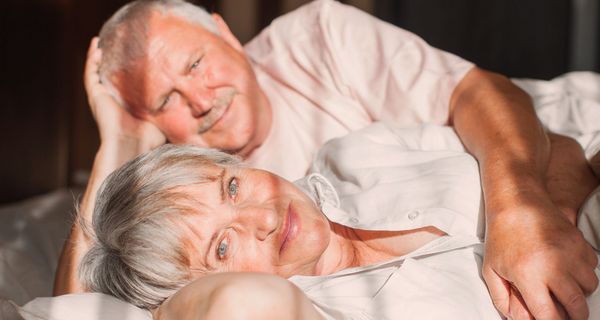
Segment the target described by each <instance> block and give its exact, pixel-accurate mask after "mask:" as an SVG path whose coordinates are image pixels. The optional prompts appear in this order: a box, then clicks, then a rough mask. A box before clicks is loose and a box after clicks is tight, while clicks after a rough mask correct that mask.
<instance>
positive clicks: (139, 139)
mask: <svg viewBox="0 0 600 320" xmlns="http://www.w3.org/2000/svg"><path fill="white" fill-rule="evenodd" d="M101 61H102V50H101V49H99V48H98V38H97V37H95V38H93V39H92V42H91V43H90V47H89V49H88V55H87V60H86V65H85V72H84V83H85V89H86V92H87V96H88V102H89V105H90V108H91V111H92V114H93V115H94V119H95V120H96V123H97V124H98V130H99V132H100V139H101V141H102V143H103V144H105V143H119V142H127V147H131V146H132V145H135V146H136V149H137V150H136V153H137V154H140V153H143V152H145V151H148V150H151V149H153V148H155V147H157V146H160V145H162V144H164V143H165V141H166V139H165V136H164V135H163V134H162V133H161V132H160V130H159V129H158V128H157V127H156V126H155V125H153V124H152V123H150V122H148V121H145V120H142V119H138V118H136V117H134V116H133V115H131V114H130V113H129V112H128V111H127V110H126V109H125V108H124V107H123V106H121V105H119V103H118V102H117V100H116V99H115V98H114V97H113V95H112V94H111V93H110V91H109V89H108V88H107V87H106V86H105V85H104V84H103V83H102V82H101V79H100V76H99V74H98V67H99V65H100V62H101Z"/></svg>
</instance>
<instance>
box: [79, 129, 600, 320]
mask: <svg viewBox="0 0 600 320" xmlns="http://www.w3.org/2000/svg"><path fill="white" fill-rule="evenodd" d="M552 145H553V151H552V161H551V163H550V167H549V170H548V189H549V191H550V192H551V193H552V194H553V195H554V201H555V203H556V204H557V205H559V206H560V207H561V208H562V209H563V212H564V213H565V219H569V220H570V221H571V222H573V223H574V222H575V217H576V212H577V211H578V210H579V208H580V205H581V203H582V202H583V200H584V199H585V198H586V197H587V196H588V194H589V193H590V191H592V190H593V188H595V187H596V185H597V184H598V182H597V179H596V178H595V177H594V175H593V173H592V172H591V170H590V169H589V167H587V165H586V162H585V158H583V154H582V152H581V149H580V147H579V146H578V145H577V144H574V143H573V142H572V141H570V140H566V139H562V138H556V139H554V141H553V144H552ZM567 157H568V161H569V166H568V167H567V166H566V165H565V161H567ZM481 199H482V198H481V186H480V183H479V175H478V168H477V162H476V161H475V160H474V159H473V158H472V157H471V156H470V155H469V154H468V153H466V152H464V150H463V147H462V145H461V143H460V141H459V140H458V138H457V137H456V135H455V134H454V133H453V132H452V130H451V129H449V128H446V127H437V126H422V127H418V128H412V129H399V128H396V127H393V126H390V125H387V124H384V123H378V124H375V125H372V126H370V127H367V128H366V129H364V130H362V131H359V132H356V133H353V134H350V135H349V136H347V137H344V138H342V139H337V140H333V141H331V142H330V143H328V144H327V145H326V146H325V147H324V148H323V149H322V151H321V152H320V154H319V156H318V157H317V159H316V161H315V163H314V165H313V167H312V169H311V173H310V174H309V175H308V176H307V177H306V178H304V179H302V180H300V181H298V182H296V184H292V183H291V182H289V181H286V180H284V179H282V178H280V177H278V176H276V175H274V174H271V173H269V172H266V171H261V170H256V169H252V168H246V167H243V166H241V165H240V164H239V163H238V160H237V159H236V158H235V157H232V156H230V155H227V154H224V153H221V152H217V151H214V150H207V149H199V148H194V147H175V146H163V147H161V148H159V149H156V150H154V151H152V152H150V153H147V154H145V155H143V156H141V157H138V158H137V159H135V160H134V161H132V162H129V163H128V164H126V165H125V166H124V167H122V168H121V169H119V170H118V171H116V172H114V173H113V174H112V175H111V176H110V177H109V178H108V179H107V181H106V182H105V183H104V185H103V188H102V189H101V193H100V194H99V196H98V199H97V202H96V206H95V211H94V216H93V222H92V225H93V234H94V236H93V239H94V244H93V246H92V247H91V249H90V250H89V251H88V253H87V254H86V256H85V257H84V258H83V261H82V264H81V270H80V275H81V279H82V281H83V283H84V284H85V286H87V287H88V289H90V290H92V291H100V292H104V293H108V294H112V295H114V296H116V297H119V298H121V299H123V300H126V301H128V302H131V303H133V304H135V305H137V306H139V307H143V308H148V309H151V310H155V317H156V318H161V319H162V318H169V319H171V318H172V319H188V318H189V319H192V318H194V319H197V318H202V319H213V318H214V319H227V318H231V319H237V318H260V319H266V318H273V319H288V318H289V319H316V318H328V319H329V318H332V319H339V318H352V319H354V318H361V319H362V318H364V319H389V318H400V317H408V318H457V319H458V318H460V319H495V318H498V319H500V318H501V316H500V314H499V313H498V311H497V310H496V309H495V307H494V305H493V303H492V301H491V299H490V297H489V294H488V292H487V289H486V286H485V284H484V282H483V280H482V278H481V275H480V270H481V263H482V256H483V255H482V248H483V246H482V239H483V237H484V221H483V214H482V208H483V203H482V200H481ZM584 209H585V208H584ZM488 236H489V235H488ZM515 236H523V235H515ZM524 239H525V238H524ZM587 261H589V263H592V264H596V262H597V258H596V256H593V255H591V256H589V257H587ZM273 275H275V276H278V277H274V276H273ZM527 276H531V275H527ZM284 279H289V280H290V281H285V280H284ZM560 281H561V285H564V286H572V287H576V286H581V287H583V288H584V291H585V292H582V294H586V295H588V294H590V293H591V291H593V288H594V287H595V283H596V281H597V280H596V276H595V275H594V273H593V272H592V273H590V274H577V275H573V277H572V278H571V279H560ZM292 283H293V284H295V286H294V285H292ZM299 288H300V289H301V290H299ZM524 294H529V293H524ZM533 294H535V293H533ZM511 299H512V300H515V301H514V303H519V301H521V300H520V297H519V296H518V295H513V296H511ZM556 299H557V300H558V301H561V302H563V301H564V299H566V298H565V297H561V296H557V297H556ZM165 300H166V302H165ZM566 305H568V304H566ZM563 312H570V310H568V309H567V310H566V311H565V310H563ZM570 316H571V317H572V318H583V317H586V316H587V314H585V315H581V314H570Z"/></svg>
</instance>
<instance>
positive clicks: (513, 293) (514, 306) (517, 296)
mask: <svg viewBox="0 0 600 320" xmlns="http://www.w3.org/2000/svg"><path fill="white" fill-rule="evenodd" d="M508 316H509V318H510V319H515V320H533V316H532V315H531V313H529V309H527V305H526V304H525V301H524V300H523V297H522V296H521V293H520V292H519V291H518V290H517V289H515V288H513V287H511V288H510V306H509V312H508Z"/></svg>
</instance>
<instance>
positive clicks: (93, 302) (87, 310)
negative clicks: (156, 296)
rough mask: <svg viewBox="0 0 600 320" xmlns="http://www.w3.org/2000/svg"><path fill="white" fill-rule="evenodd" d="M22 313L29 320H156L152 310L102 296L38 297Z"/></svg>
mask: <svg viewBox="0 0 600 320" xmlns="http://www.w3.org/2000/svg"><path fill="white" fill-rule="evenodd" d="M19 314H20V315H21V316H22V317H23V318H24V319H25V320H40V319H48V320H50V319H51V320H102V319H107V320H113V319H123V320H152V314H151V313H150V311H148V310H144V309H140V308H138V307H136V306H134V305H132V304H129V303H126V302H123V301H121V300H119V299H117V298H115V297H112V296H109V295H106V294H102V293H78V294H67V295H62V296H58V297H52V298H50V297H48V298H35V299H34V300H32V301H30V302H28V303H27V304H25V305H24V306H23V307H21V308H19Z"/></svg>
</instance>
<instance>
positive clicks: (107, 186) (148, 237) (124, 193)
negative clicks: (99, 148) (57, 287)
mask: <svg viewBox="0 0 600 320" xmlns="http://www.w3.org/2000/svg"><path fill="white" fill-rule="evenodd" d="M239 162H240V160H239V159H238V158H237V157H235V156H232V155H229V154H226V153H223V152H220V151H216V150H212V149H203V148H198V147H193V146H181V145H180V146H174V145H164V146H161V147H159V148H157V149H155V150H153V151H151V152H149V153H146V154H144V155H142V156H139V157H137V158H136V159H134V160H132V161H130V162H128V163H127V164H125V165H124V166H123V167H121V168H119V169H118V170H116V171H115V172H113V173H112V174H110V175H109V176H108V178H107V179H106V180H105V181H104V183H103V184H102V186H101V187H100V190H99V191H98V197H97V199H96V203H95V206H94V213H93V217H92V225H91V227H92V228H93V230H88V231H87V234H88V235H89V236H90V238H91V241H92V244H91V247H90V249H89V251H88V252H87V253H86V254H85V256H84V257H83V259H82V261H81V264H80V265H79V278H80V280H81V281H82V283H83V284H84V286H85V287H86V288H87V289H89V290H91V291H95V292H103V293H106V294H110V295H113V296H115V297H117V298H120V299H122V300H125V301H127V302H130V303H132V304H134V305H136V306H138V307H141V308H146V309H154V308H156V307H158V306H160V304H161V303H162V302H163V301H164V300H165V299H167V298H168V297H169V296H171V295H172V294H174V293H175V292H176V291H177V290H178V289H180V288H181V287H183V286H185V285H186V284H187V283H189V282H190V281H192V280H193V279H194V276H193V274H192V273H193V270H192V265H191V264H192V261H191V256H192V255H191V253H190V252H189V250H186V249H189V248H186V247H185V246H186V240H187V241H190V239H185V238H184V236H183V235H182V234H181V233H180V232H178V230H182V228H181V226H182V224H183V223H184V222H183V220H184V219H182V217H183V216H185V215H189V214H194V213H197V212H198V211H197V209H195V208H194V204H195V203H194V200H193V198H192V196H190V195H189V194H186V193H185V192H183V190H182V188H185V187H188V186H193V185H198V184H202V183H207V182H210V181H215V180H216V179H217V176H218V175H215V174H213V175H209V174H208V173H207V172H208V171H207V167H209V166H217V167H223V168H225V167H230V166H236V165H238V164H239ZM196 204H197V202H196ZM82 227H84V231H85V230H86V229H85V228H88V229H89V227H88V226H85V225H83V226H82Z"/></svg>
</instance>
